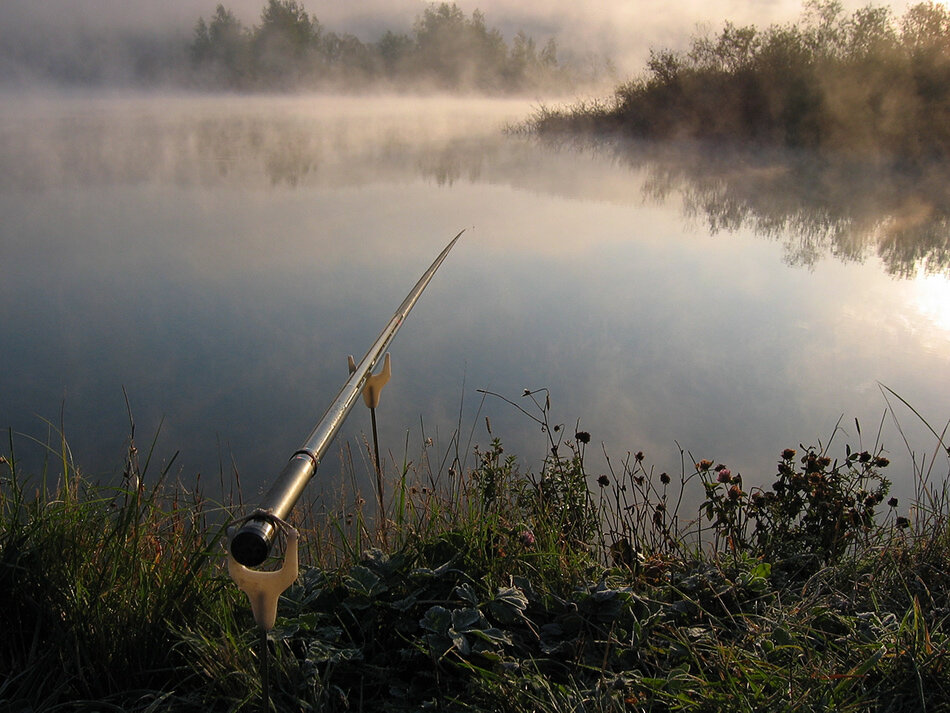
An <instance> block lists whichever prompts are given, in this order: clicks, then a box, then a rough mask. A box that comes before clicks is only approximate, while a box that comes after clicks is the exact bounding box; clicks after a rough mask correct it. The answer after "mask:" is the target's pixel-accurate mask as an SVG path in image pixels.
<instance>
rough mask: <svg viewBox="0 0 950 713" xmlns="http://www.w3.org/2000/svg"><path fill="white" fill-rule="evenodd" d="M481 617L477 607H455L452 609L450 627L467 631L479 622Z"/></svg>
mask: <svg viewBox="0 0 950 713" xmlns="http://www.w3.org/2000/svg"><path fill="white" fill-rule="evenodd" d="M481 619H482V613H481V612H480V611H478V609H473V608H466V609H455V610H453V611H452V628H453V629H455V630H456V631H467V630H468V629H471V628H472V627H474V626H475V625H476V624H479V623H480V622H481Z"/></svg>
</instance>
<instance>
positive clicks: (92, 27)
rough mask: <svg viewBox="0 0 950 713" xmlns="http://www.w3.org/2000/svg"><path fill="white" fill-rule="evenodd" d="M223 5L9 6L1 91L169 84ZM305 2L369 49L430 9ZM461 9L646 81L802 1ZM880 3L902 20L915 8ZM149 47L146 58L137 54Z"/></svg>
mask: <svg viewBox="0 0 950 713" xmlns="http://www.w3.org/2000/svg"><path fill="white" fill-rule="evenodd" d="M216 4H217V3H216V2H215V0H169V1H168V2H161V3H129V2H125V1H124V0H43V1H42V2H37V1H36V0H4V2H3V3H2V4H0V46H2V47H3V49H0V72H2V74H0V76H2V77H3V79H2V80H0V83H5V84H10V83H14V84H24V83H27V82H29V81H31V80H36V79H41V78H42V77H43V76H44V75H46V74H49V73H51V72H53V73H55V71H56V70H59V71H60V73H62V72H63V71H65V70H64V67H65V68H68V69H69V71H72V72H74V73H76V74H79V76H78V77H75V78H76V79H78V80H80V81H81V80H82V78H83V77H82V71H83V67H86V66H88V65H89V63H90V62H93V61H95V62H96V63H98V64H99V65H101V64H103V63H105V64H108V65H109V66H110V68H109V69H106V70H101V69H100V70H99V78H100V79H103V78H104V79H105V80H106V81H109V80H115V81H117V82H121V81H122V80H123V79H126V78H128V76H129V68H128V67H124V66H123V65H124V64H126V63H128V62H130V61H135V62H138V63H139V64H141V63H143V62H144V63H145V64H148V62H149V57H150V56H153V57H156V59H155V60H154V61H155V64H156V65H158V66H155V67H145V68H144V70H143V68H142V67H141V66H140V67H138V70H139V72H140V73H141V72H143V71H144V72H145V74H146V75H156V76H159V77H160V75H161V72H162V69H163V68H162V66H160V65H161V64H162V63H163V62H164V61H165V60H163V59H158V58H159V57H162V56H166V57H167V56H168V48H169V44H173V45H176V46H181V47H183V46H184V44H186V43H187V41H188V40H189V39H190V37H191V33H192V30H193V28H194V26H195V23H196V21H197V20H198V18H199V17H208V16H210V15H211V14H212V13H213V12H214V9H215V6H216ZM223 4H224V5H225V7H226V8H228V9H229V10H232V11H233V12H234V14H235V15H236V16H237V17H238V18H239V19H240V20H241V22H242V23H244V24H245V26H250V25H253V24H254V23H256V22H257V21H258V20H259V18H260V13H261V9H262V7H263V5H264V4H265V3H264V0H231V1H230V2H225V3H223ZM302 4H303V6H304V7H305V8H306V9H307V10H308V11H309V12H310V13H312V14H313V15H316V17H317V18H318V19H319V20H320V22H321V23H322V24H323V25H324V27H326V28H327V29H328V30H332V31H334V32H338V33H352V34H354V35H356V36H357V37H359V38H360V39H361V40H363V41H364V42H365V41H375V40H376V39H378V38H379V37H380V36H381V35H382V34H383V32H385V30H387V29H391V30H393V31H396V32H407V31H409V30H410V29H411V27H412V24H413V21H414V20H415V19H416V18H417V17H418V16H419V14H420V13H421V12H422V11H423V10H424V9H425V8H426V7H427V6H428V5H429V3H426V2H422V1H421V0H362V1H361V2H346V3H343V2H336V1H334V0H307V1H305V2H303V3H302ZM456 4H457V5H458V6H459V7H460V8H461V9H462V10H463V11H464V12H465V13H466V14H470V13H472V12H473V11H474V10H476V9H479V10H481V11H482V12H484V14H485V16H486V21H487V23H488V25H489V26H490V27H494V28H498V29H499V30H500V31H501V32H502V33H503V34H504V35H505V37H506V38H510V37H512V36H513V35H514V33H515V32H517V31H518V30H519V29H522V30H524V31H525V32H527V33H528V34H529V35H530V36H532V37H534V38H536V39H538V41H539V42H544V41H545V40H546V39H548V38H550V37H556V39H557V41H558V44H559V46H560V48H561V49H562V51H563V52H564V53H565V54H566V55H568V56H572V57H574V58H576V59H580V60H582V59H583V58H584V57H586V56H592V55H596V56H601V57H609V58H610V59H611V60H612V61H613V63H614V64H615V66H616V67H617V70H618V74H620V75H629V74H634V73H637V72H638V71H639V70H640V69H641V67H642V66H643V63H644V60H645V59H646V58H647V56H648V54H649V50H650V49H651V48H660V47H662V48H671V49H681V48H683V47H685V46H686V44H687V42H688V39H689V37H690V36H692V35H695V34H696V33H697V32H703V31H704V30H706V29H710V30H715V29H716V28H717V27H719V26H721V25H722V23H723V22H724V21H726V20H729V21H732V22H734V23H736V24H739V25H742V24H755V25H758V26H768V25H770V24H773V23H786V22H791V21H794V20H796V19H798V18H799V17H800V16H801V13H802V3H800V2H798V1H797V0H759V1H758V2H751V3H750V2H742V1H740V0H714V1H712V2H705V1H702V2H701V1H700V0H685V1H680V2H677V3H675V4H670V3H666V2H664V1H663V0H626V1H621V2H618V1H616V0H589V1H588V2H585V3H578V2H575V1H574V0H545V1H544V2H538V1H537V0H530V1H528V0H461V1H460V2H457V3H456ZM866 4H867V3H866V2H864V0H844V2H842V5H843V6H844V8H845V10H846V11H850V10H854V9H856V8H858V7H863V6H864V5H866ZM875 4H876V5H887V6H890V7H892V8H893V10H894V11H895V12H896V13H901V12H903V10H904V9H905V8H906V7H907V6H908V5H909V4H911V3H909V2H907V1H906V0H898V1H897V2H892V3H875ZM143 46H144V47H145V49H146V52H145V59H144V60H143V59H142V58H141V56H138V55H139V54H140V53H134V52H133V51H132V49H131V48H133V47H135V48H137V49H138V50H141V49H142V47H143ZM163 53H164V54H163ZM133 54H135V55H136V56H133ZM77 60H78V61H77ZM73 64H75V65H76V66H75V67H73V66H72V65H73ZM97 66H98V65H97ZM67 73H68V72H67Z"/></svg>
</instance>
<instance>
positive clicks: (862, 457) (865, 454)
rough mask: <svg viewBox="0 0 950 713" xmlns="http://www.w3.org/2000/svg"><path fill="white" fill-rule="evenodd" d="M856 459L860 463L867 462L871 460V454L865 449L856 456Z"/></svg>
mask: <svg viewBox="0 0 950 713" xmlns="http://www.w3.org/2000/svg"><path fill="white" fill-rule="evenodd" d="M858 460H859V461H861V462H862V463H867V462H868V461H870V460H871V454H870V453H868V452H867V451H864V452H863V453H862V454H861V455H859V456H858Z"/></svg>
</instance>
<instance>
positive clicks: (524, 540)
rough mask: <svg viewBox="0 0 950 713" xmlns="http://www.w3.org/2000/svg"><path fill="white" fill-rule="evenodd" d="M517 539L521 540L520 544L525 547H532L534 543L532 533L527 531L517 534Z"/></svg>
mask: <svg viewBox="0 0 950 713" xmlns="http://www.w3.org/2000/svg"><path fill="white" fill-rule="evenodd" d="M519 537H520V538H521V544H522V545H524V546H525V547H531V545H533V544H534V542H535V540H534V533H533V532H531V530H528V529H524V530H522V531H521V533H520V534H519Z"/></svg>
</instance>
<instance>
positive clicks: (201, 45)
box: [191, 0, 571, 93]
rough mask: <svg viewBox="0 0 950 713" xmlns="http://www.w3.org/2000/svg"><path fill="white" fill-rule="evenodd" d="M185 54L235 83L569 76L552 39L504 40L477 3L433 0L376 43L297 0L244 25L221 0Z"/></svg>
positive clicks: (521, 36)
mask: <svg viewBox="0 0 950 713" xmlns="http://www.w3.org/2000/svg"><path fill="white" fill-rule="evenodd" d="M191 56H192V60H193V66H194V68H195V69H196V70H197V72H198V76H199V77H203V78H204V81H206V82H208V83H211V84H213V85H218V86H220V85H224V86H228V87H232V88H239V89H256V88H265V89H274V88H281V89H292V88H326V87H329V88H335V89H339V88H347V89H353V88H359V87H364V86H367V85H378V84H381V83H383V84H388V85H396V86H398V87H410V86H417V87H424V88H429V89H439V90H460V89H461V90H477V91H482V92H492V93H495V92H513V91H521V90H524V89H529V88H531V89H538V88H551V87H553V86H555V85H560V86H563V85H565V84H568V83H569V82H570V81H571V78H570V73H569V71H568V70H567V68H565V67H562V66H561V65H560V64H559V62H558V57H557V44H556V42H555V40H554V39H553V38H551V39H549V40H548V41H547V43H546V44H545V46H544V47H543V49H541V50H540V51H539V50H538V49H537V47H536V44H535V40H534V39H533V38H531V37H529V36H528V35H526V34H525V33H524V32H518V33H517V35H516V36H515V37H514V39H513V42H512V45H511V47H509V46H508V44H507V43H506V42H505V39H504V37H502V35H501V32H500V31H499V30H497V29H494V28H489V27H488V26H487V24H486V21H485V16H484V15H483V14H482V13H481V12H480V11H479V10H475V11H474V12H473V13H472V15H471V17H467V16H466V15H465V13H464V12H463V11H462V10H461V9H460V8H459V7H458V6H457V5H455V4H454V3H451V4H450V3H439V4H431V5H429V6H428V7H426V8H425V9H424V10H423V11H422V14H421V15H420V16H419V17H418V18H417V19H416V22H415V24H414V26H413V29H412V32H411V34H402V33H396V32H393V31H392V30H388V31H387V32H386V33H385V34H384V35H383V36H382V37H381V38H380V39H379V40H378V41H376V42H373V43H364V42H362V41H360V40H359V39H358V38H357V37H355V36H353V35H350V34H343V35H340V34H337V33H335V32H331V31H328V30H326V29H324V28H323V26H322V25H321V24H320V22H319V21H318V20H317V18H316V17H315V16H313V15H309V14H308V13H307V11H306V10H305V8H304V7H303V5H302V4H300V3H299V2H297V0H267V5H266V6H265V7H264V9H263V11H262V13H261V21H260V24H259V25H257V26H255V27H253V28H250V29H244V28H243V27H242V26H241V24H240V22H238V21H237V20H236V19H235V16H234V14H233V13H232V12H231V11H230V10H226V9H225V8H224V6H222V5H218V7H217V10H216V11H215V14H214V16H213V17H212V19H211V21H210V22H205V20H204V18H201V19H199V20H198V22H197V24H196V27H195V33H194V39H193V41H192V45H191Z"/></svg>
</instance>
